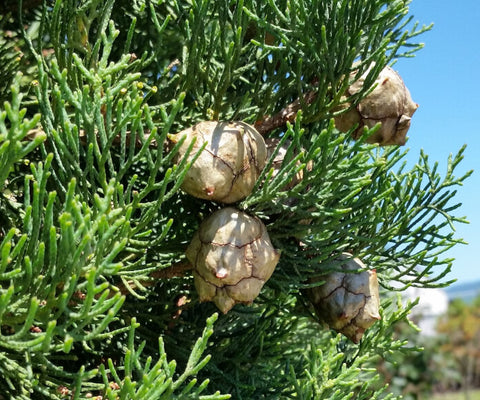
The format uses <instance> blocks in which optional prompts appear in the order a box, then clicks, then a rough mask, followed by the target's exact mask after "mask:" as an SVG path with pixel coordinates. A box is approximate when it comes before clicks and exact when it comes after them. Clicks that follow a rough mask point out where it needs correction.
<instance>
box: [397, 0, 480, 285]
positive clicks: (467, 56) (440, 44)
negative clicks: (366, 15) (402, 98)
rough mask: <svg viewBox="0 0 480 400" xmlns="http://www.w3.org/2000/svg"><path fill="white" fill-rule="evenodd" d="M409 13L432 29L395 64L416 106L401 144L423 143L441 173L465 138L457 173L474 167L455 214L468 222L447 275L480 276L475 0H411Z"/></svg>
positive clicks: (415, 149)
mask: <svg viewBox="0 0 480 400" xmlns="http://www.w3.org/2000/svg"><path fill="white" fill-rule="evenodd" d="M410 15H413V17H414V18H413V21H418V22H419V23H420V25H423V24H425V25H429V24H430V23H432V22H433V23H434V26H433V29H432V30H431V31H429V32H426V33H424V34H423V35H421V36H419V37H417V38H416V39H417V42H422V43H424V44H425V47H424V48H423V49H422V50H420V51H419V52H417V53H416V56H415V57H414V58H407V59H400V60H399V61H398V62H397V63H396V64H395V65H394V69H396V70H397V71H398V72H399V73H400V75H401V76H402V78H403V80H404V81H405V84H406V86H407V87H408V88H409V90H410V92H411V94H412V98H413V100H414V101H415V102H417V103H418V104H419V105H420V107H419V109H418V110H417V111H416V113H415V114H414V116H413V118H412V125H411V128H410V130H409V132H408V136H409V140H408V142H407V144H406V147H407V148H409V149H410V152H409V160H412V162H415V161H416V160H417V159H418V155H419V153H420V149H423V150H424V151H425V152H426V153H427V154H428V155H429V158H430V160H431V162H432V163H433V162H434V161H438V163H439V171H440V172H441V173H443V172H444V171H445V168H446V165H447V159H448V156H449V154H452V153H453V154H456V153H457V151H458V150H459V149H460V148H461V147H462V146H463V145H464V144H467V149H466V152H465V159H464V161H463V162H462V163H461V164H460V166H459V168H458V172H459V175H460V173H464V172H466V171H468V170H471V169H473V170H475V171H474V173H473V175H472V176H471V177H470V178H469V179H468V180H467V181H466V182H465V184H464V185H463V186H462V187H458V195H457V197H456V198H457V202H460V203H462V207H461V208H460V209H457V210H456V211H455V215H457V216H466V217H467V218H468V220H469V221H470V224H468V225H465V224H457V226H456V228H457V229H456V233H457V237H460V238H463V239H465V240H466V241H467V242H468V243H469V244H468V245H466V246H465V245H463V246H462V245H458V246H456V247H454V248H453V249H451V250H450V251H449V253H447V255H448V256H449V257H454V258H455V259H456V260H455V262H454V264H453V269H452V273H451V274H450V275H449V278H451V279H457V280H458V283H466V282H470V281H474V280H478V281H480V261H479V259H480V256H479V254H480V210H479V209H480V127H479V123H478V120H479V114H480V111H479V108H480V100H479V96H480V79H479V77H478V75H479V72H480V68H479V65H480V42H479V37H480V35H479V34H480V28H479V25H478V19H479V18H480V2H479V1H478V0H463V1H462V2H461V6H460V4H455V5H454V4H453V3H452V2H450V1H446V0H437V1H433V0H413V1H412V3H411V4H410Z"/></svg>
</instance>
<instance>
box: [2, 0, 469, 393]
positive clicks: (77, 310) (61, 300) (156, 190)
mask: <svg viewBox="0 0 480 400" xmlns="http://www.w3.org/2000/svg"><path fill="white" fill-rule="evenodd" d="M10 3H11V4H10ZM408 3H409V1H397V0H373V1H371V0H354V1H347V0H295V1H293V0H292V1H290V0H268V1H263V0H262V1H260V0H228V1H213V0H156V1H153V0H134V1H125V0H107V1H101V0H44V1H43V2H41V1H32V2H28V6H31V9H29V7H28V6H27V4H23V7H22V2H20V3H19V4H18V5H15V4H13V2H9V3H8V6H7V7H5V8H4V9H0V10H1V13H2V14H1V20H0V33H1V34H2V36H1V37H0V80H1V86H0V99H1V100H2V104H1V105H0V257H1V260H0V399H30V398H32V399H87V398H97V399H100V398H104V399H204V400H207V399H227V398H234V399H280V398H282V399H283V398H285V399H289V398H292V399H293V398H295V399H394V398H395V396H394V395H393V394H390V393H389V391H388V387H387V386H386V385H385V384H384V382H383V381H382V376H381V375H380V374H379V372H378V371H377V369H376V366H377V365H378V360H379V359H380V358H384V359H387V360H388V357H389V356H390V355H391V354H393V353H395V352H399V351H417V350H418V349H412V348H409V347H408V344H407V343H406V342H405V341H404V340H402V338H398V337H396V336H395V335H396V333H395V325H396V324H397V323H398V322H400V321H405V320H406V319H407V314H408V312H409V310H410V309H411V307H413V306H414V304H407V305H404V304H402V302H401V301H398V302H397V303H394V301H393V297H392V292H393V291H401V290H403V289H405V288H406V287H409V286H418V287H437V286H443V285H446V284H448V281H447V280H446V279H445V277H447V278H448V275H447V274H448V272H449V270H450V269H451V267H452V261H453V260H451V259H449V258H448V257H447V253H446V251H447V250H448V249H450V248H451V247H452V246H454V245H456V244H459V243H462V240H461V239H459V238H456V237H455V236H454V229H455V225H456V224H457V223H464V222H466V220H465V218H464V217H462V216H459V215H457V214H456V212H457V209H458V207H459V204H458V203H457V202H456V201H455V193H456V189H457V187H458V186H461V185H462V183H463V181H464V180H465V179H466V178H467V177H468V175H469V174H470V173H467V174H464V175H461V176H457V175H456V169H457V166H458V165H459V163H460V162H461V160H462V157H463V148H462V149H460V151H459V152H458V154H457V155H454V156H452V157H451V158H450V159H449V160H448V167H447V171H446V172H445V174H443V175H442V174H441V173H440V171H439V170H438V165H437V163H433V164H432V163H431V162H430V160H429V159H428V156H427V155H426V153H428V149H427V150H426V151H425V153H424V152H422V153H421V154H420V155H419V159H418V163H416V164H414V165H413V166H409V165H408V164H407V163H406V161H405V154H406V153H405V152H404V151H402V150H400V149H398V148H396V147H391V148H381V147H378V146H376V145H370V144H367V143H366V142H365V140H364V138H363V139H362V140H358V141H354V140H353V139H352V138H351V135H350V132H347V133H341V132H339V131H338V130H337V129H336V128H335V124H334V120H333V119H332V117H333V116H335V115H336V113H338V110H339V108H338V106H339V105H341V104H342V103H343V102H345V99H344V98H343V97H342V96H343V95H344V94H345V90H346V88H347V87H348V86H349V84H351V83H352V81H354V80H356V79H358V77H359V76H360V75H361V74H363V73H364V72H365V71H366V70H367V68H368V67H370V66H371V65H372V62H375V66H374V67H373V68H371V69H370V70H369V73H368V76H367V77H366V79H365V85H364V88H363V89H362V90H361V91H359V92H358V93H356V94H355V95H354V96H353V97H352V98H350V99H349V101H352V102H354V103H355V102H358V101H360V100H361V99H362V98H363V97H364V96H366V95H367V94H368V93H369V91H370V90H371V89H372V85H373V83H374V82H375V79H376V77H377V76H378V74H379V72H380V71H381V70H382V68H384V67H385V66H386V65H389V64H391V63H392V62H394V61H395V60H396V59H398V58H399V57H410V56H412V55H413V54H414V53H415V52H416V51H417V50H419V49H420V48H421V47H422V45H421V44H419V43H416V37H417V36H418V35H419V34H421V33H422V32H424V31H425V30H427V29H429V28H430V27H425V26H424V27H419V26H418V25H416V24H412V22H411V19H412V17H411V16H409V14H408ZM7 38H8V39H10V41H8V40H7ZM412 62H415V61H414V60H412ZM354 63H356V64H355V67H353V64H354ZM17 71H22V73H17ZM414 96H415V94H414V93H413V97H414ZM286 110H287V111H288V110H290V111H291V112H292V113H293V114H288V113H287V111H286ZM292 110H293V111H292ZM287 114H288V115H287ZM285 115H287V116H285ZM212 119H220V120H232V119H234V120H242V121H245V122H247V123H250V124H256V126H257V127H258V126H263V128H264V129H263V130H262V134H263V135H264V137H265V138H274V139H277V140H279V144H278V146H277V149H276V150H274V152H273V154H272V155H271V157H270V158H269V159H268V160H267V163H266V166H265V168H264V169H263V170H262V172H261V176H260V178H259V179H258V180H257V182H256V186H255V188H254V190H253V192H252V193H251V194H250V195H249V196H248V197H247V198H245V199H244V200H243V201H241V202H239V203H237V204H236V205H235V206H236V207H237V208H239V209H241V210H243V211H245V212H246V213H249V214H252V215H256V216H257V217H259V218H260V219H261V220H262V221H263V223H264V224H265V225H266V228H267V230H268V234H269V235H270V238H271V240H272V243H273V245H274V247H275V248H277V249H279V250H280V253H281V256H280V262H279V264H278V265H277V267H276V270H275V272H274V274H273V276H272V277H271V279H270V280H268V282H266V284H265V286H264V287H263V289H262V291H261V293H260V295H259V297H258V298H256V299H255V302H254V304H253V305H250V306H244V305H236V306H235V307H234V308H233V309H232V310H231V311H230V312H229V313H228V314H226V315H221V316H218V315H217V314H216V312H215V306H214V305H212V304H211V303H200V302H199V299H198V295H197V294H196V292H195V288H194V285H193V279H192V275H191V273H190V270H191V266H190V265H189V263H188V261H187V260H186V258H185V250H186V247H187V246H188V244H189V242H190V240H191V238H192V236H193V234H194V233H195V231H196V230H197V228H198V226H199V224H200V222H201V221H202V219H204V218H205V217H206V216H207V215H209V214H210V213H211V212H213V211H215V210H217V209H219V208H220V207H222V205H220V204H215V203H212V202H208V201H204V200H198V199H195V198H192V197H191V196H189V195H187V194H185V193H184V192H183V191H182V190H181V185H182V182H183V180H184V179H185V176H186V174H187V172H188V170H189V168H190V166H191V164H192V163H193V162H194V161H195V159H196V157H198V156H199V155H200V153H201V151H202V149H200V150H196V149H195V150H194V143H193V142H192V143H190V144H189V145H190V147H189V151H187V155H191V156H192V157H193V158H192V157H190V158H189V159H190V161H187V157H183V158H181V159H180V160H177V157H176V155H177V153H178V150H179V148H180V146H181V145H182V144H183V141H180V142H178V143H175V144H173V143H171V142H170V141H169V134H173V133H176V132H179V131H181V130H183V129H185V128H188V127H190V126H192V125H193V124H194V123H196V122H200V121H202V120H212ZM271 121H274V123H272V122H271ZM278 121H280V123H277V122H278ZM412 124H415V118H413V120H412ZM375 129H377V127H375V128H373V129H371V130H370V131H368V130H366V131H365V137H367V136H368V135H370V134H373V133H374V131H375ZM281 146H284V148H285V149H286V150H285V151H286V152H285V156H284V158H283V162H282V163H281V165H280V166H278V165H276V166H275V168H277V167H278V168H277V169H274V159H275V157H276V156H277V154H278V152H279V150H280V147H281ZM425 147H428V143H426V144H425ZM298 176H301V179H297V177H298ZM292 179H297V183H296V184H295V185H293V186H292V185H289V183H290V182H291V181H292ZM344 251H348V252H350V253H352V254H354V255H355V256H358V257H360V258H361V259H362V260H363V261H364V262H365V264H367V265H368V266H369V267H370V268H372V269H373V268H375V269H376V271H377V274H378V277H379V280H380V284H381V286H382V291H381V299H382V307H381V316H382V319H381V320H380V321H378V322H376V323H375V324H374V325H373V326H372V327H371V328H370V329H369V330H368V331H367V333H366V334H365V336H364V338H363V339H362V340H361V342H360V343H359V344H353V343H350V342H348V341H347V340H346V339H345V338H343V337H341V336H339V335H336V334H332V332H331V331H329V330H328V329H324V328H323V327H322V326H321V325H319V324H318V322H317V321H316V320H315V318H314V317H313V313H312V308H311V306H310V305H309V303H308V299H307V298H306V296H305V295H304V289H306V288H308V287H309V286H310V283H309V282H310V279H311V278H315V277H318V276H320V275H322V274H324V273H326V272H328V271H332V270H335V268H337V267H338V263H335V262H333V259H334V257H335V256H336V255H338V254H339V253H341V252H344Z"/></svg>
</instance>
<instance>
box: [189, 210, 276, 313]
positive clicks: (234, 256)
mask: <svg viewBox="0 0 480 400" xmlns="http://www.w3.org/2000/svg"><path fill="white" fill-rule="evenodd" d="M186 256H187V258H188V260H189V261H190V262H191V263H192V264H193V266H194V273H193V274H194V279H195V287H196V289H197V292H198V295H199V297H200V301H213V302H214V303H215V304H216V305H217V307H218V308H219V309H220V310H221V311H222V312H223V313H227V312H228V311H229V310H230V309H231V308H232V307H233V306H234V305H235V304H237V303H246V304H248V303H252V302H253V300H254V299H255V298H256V297H257V296H258V294H259V293H260V290H261V289H262V287H263V285H264V283H265V282H266V281H267V280H268V279H269V278H270V276H271V275H272V273H273V271H274V269H275V267H276V265H277V263H278V260H279V258H280V254H279V253H278V252H277V251H276V250H275V249H274V248H273V246H272V243H271V242H270V238H269V236H268V233H267V230H266V227H265V225H264V224H263V223H262V221H260V220H259V219H258V218H256V217H252V216H249V215H247V214H246V213H244V212H242V211H239V210H237V209H235V208H232V207H227V208H223V209H221V210H218V211H216V212H214V213H213V214H212V215H210V216H209V217H208V218H207V219H205V220H204V221H203V222H202V223H201V224H200V227H199V229H198V231H197V232H196V233H195V235H194V237H193V238H192V241H191V243H190V245H189V246H188V248H187V251H186Z"/></svg>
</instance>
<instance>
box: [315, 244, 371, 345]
mask: <svg viewBox="0 0 480 400" xmlns="http://www.w3.org/2000/svg"><path fill="white" fill-rule="evenodd" d="M338 261H340V262H341V266H340V269H341V270H340V271H338V272H333V273H330V274H328V275H324V276H322V277H320V278H319V279H318V280H321V281H325V282H324V283H323V284H322V285H320V286H315V287H312V288H310V289H308V291H307V294H308V297H309V299H310V301H311V302H312V304H313V306H314V309H315V313H316V315H317V317H318V318H319V320H320V321H322V322H325V323H326V324H327V325H328V326H330V328H332V329H334V330H336V331H337V332H340V333H342V334H344V335H345V336H346V337H348V338H349V339H350V340H351V341H353V342H354V343H358V342H359V341H360V339H361V338H362V336H363V334H364V332H365V330H366V329H368V328H369V327H370V326H372V325H373V324H374V323H375V322H376V321H377V320H379V319H380V314H379V308H380V299H379V293H378V280H377V274H376V272H375V270H367V269H366V266H365V264H363V262H362V261H361V260H360V259H358V258H352V256H351V255H350V254H348V253H342V254H341V255H340V256H339V257H338ZM358 270H362V271H361V272H349V271H358ZM318 280H317V281H318Z"/></svg>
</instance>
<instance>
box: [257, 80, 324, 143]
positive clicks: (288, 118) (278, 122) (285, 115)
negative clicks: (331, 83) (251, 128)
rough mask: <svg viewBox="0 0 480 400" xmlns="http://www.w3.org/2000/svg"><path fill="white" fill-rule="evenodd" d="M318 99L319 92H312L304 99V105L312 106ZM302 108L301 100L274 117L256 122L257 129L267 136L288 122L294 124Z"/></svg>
mask: <svg viewBox="0 0 480 400" xmlns="http://www.w3.org/2000/svg"><path fill="white" fill-rule="evenodd" d="M316 97H317V92H315V91H313V90H312V91H310V92H307V93H306V94H305V96H304V97H303V103H304V104H312V103H313V102H314V101H315V98H316ZM301 108H302V102H301V101H300V99H297V100H295V101H294V102H293V103H290V104H289V105H287V106H286V107H284V108H283V109H281V110H280V111H279V112H278V113H276V114H275V115H273V116H267V117H265V118H263V119H262V120H260V121H257V122H255V129H256V130H257V131H258V132H259V133H260V134H261V135H266V134H267V133H269V132H270V131H272V130H274V129H277V128H280V127H282V126H285V125H286V124H287V122H293V121H294V120H295V118H296V117H297V114H298V112H299V111H300V109H301Z"/></svg>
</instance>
